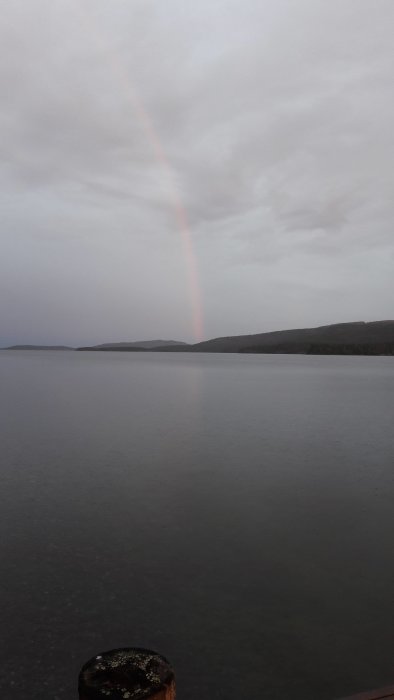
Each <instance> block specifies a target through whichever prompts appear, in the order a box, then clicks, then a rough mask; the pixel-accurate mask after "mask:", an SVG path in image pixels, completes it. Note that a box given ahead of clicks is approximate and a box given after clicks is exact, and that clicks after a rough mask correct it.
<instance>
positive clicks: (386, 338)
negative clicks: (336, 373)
mask: <svg viewBox="0 0 394 700" xmlns="http://www.w3.org/2000/svg"><path fill="white" fill-rule="evenodd" d="M5 349H6V350H73V349H74V348H70V347H67V346H65V345H12V346H11V347H9V348H5ZM75 349H76V350H87V351H93V352H96V351H97V352H100V351H101V352H147V351H150V352H209V353H211V352H215V353H222V352H226V353H228V352H233V353H271V354H272V353H284V354H304V355H394V321H392V320H389V321H371V322H369V323H366V322H364V321H356V322H353V323H336V324H334V325H331V326H318V327H317V328H293V329H291V330H284V331H271V332H269V333H255V334H253V335H233V336H228V337H223V338H213V339H212V340H205V341H203V342H201V343H195V344H193V345H189V344H188V343H184V342H181V341H178V340H137V341H130V342H123V343H103V344H101V345H92V346H85V347H79V348H75Z"/></svg>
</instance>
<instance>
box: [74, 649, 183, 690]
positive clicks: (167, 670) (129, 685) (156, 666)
mask: <svg viewBox="0 0 394 700" xmlns="http://www.w3.org/2000/svg"><path fill="white" fill-rule="evenodd" d="M78 692H79V700H147V699H148V698H149V700H175V676H174V672H173V670H172V668H171V666H170V664H169V663H168V661H167V659H165V658H164V657H163V656H160V654H156V652H154V651H149V649H139V648H130V649H113V650H112V651H106V652H103V653H102V654H98V655H97V656H94V657H93V658H92V659H90V660H89V661H88V662H87V663H86V664H85V665H84V666H83V667H82V669H81V672H80V674H79V679H78Z"/></svg>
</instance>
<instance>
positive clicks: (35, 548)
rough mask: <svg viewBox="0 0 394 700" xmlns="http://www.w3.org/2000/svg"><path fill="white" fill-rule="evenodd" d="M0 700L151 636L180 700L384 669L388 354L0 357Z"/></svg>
mask: <svg viewBox="0 0 394 700" xmlns="http://www.w3.org/2000/svg"><path fill="white" fill-rule="evenodd" d="M0 411H1V415H0V419H1V424H0V425H1V478H2V488H1V494H0V506H1V510H0V518H1V606H2V612H1V620H2V625H1V629H2V643H3V647H2V649H1V665H2V669H3V672H2V674H1V680H0V690H1V697H2V698H4V699H6V700H8V698H9V699H10V700H11V699H12V700H26V699H27V698H29V699H30V698H37V700H42V699H44V698H49V699H50V700H55V699H56V698H58V699H59V700H63V698H64V699H66V700H73V699H74V698H76V697H77V692H76V677H77V674H78V671H79V668H80V666H81V665H82V664H83V663H84V661H86V660H87V659H88V658H89V657H91V656H92V655H94V654H95V653H99V652H100V651H103V650H106V649H110V648H112V647H119V646H127V645H130V646H131V645H136V646H146V647H150V648H153V649H156V650H157V651H159V652H161V653H162V654H164V655H165V656H167V657H168V658H170V660H171V661H172V663H173V664H174V666H175V668H176V672H177V681H178V697H180V698H184V699H185V700H186V699H187V700H201V698H206V699H207V700H214V698H223V699H226V700H242V699H244V700H247V699H248V698H251V697H260V698H269V699H275V700H276V699H278V700H287V699H289V698H292V699H299V700H301V698H302V700H320V699H321V700H331V699H334V698H336V697H340V696H341V695H346V694H350V693H351V692H356V691H357V690H363V689H367V688H369V687H375V686H380V685H385V684H388V683H394V663H393V649H394V625H393V617H394V439H393V425H394V420H393V419H394V360H393V358H368V357H353V358H352V357H342V358H341V357H304V356H262V355H260V356H245V355H241V356H237V355H187V354H185V355H182V354H151V353H146V354H145V353H144V354H134V353H133V354H116V353H103V354H100V353H73V352H35V353H32V352H30V353H29V352H16V351H14V352H8V351H7V352H6V351H3V352H1V353H0Z"/></svg>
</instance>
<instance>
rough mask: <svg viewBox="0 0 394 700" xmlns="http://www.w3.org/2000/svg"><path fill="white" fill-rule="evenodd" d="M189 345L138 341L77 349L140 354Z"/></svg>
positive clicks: (175, 342)
mask: <svg viewBox="0 0 394 700" xmlns="http://www.w3.org/2000/svg"><path fill="white" fill-rule="evenodd" d="M186 345H187V343H183V342H182V341H180V340H179V341H178V340H137V341H133V342H123V343H103V344H102V345H92V346H86V347H81V348H77V350H103V351H116V352H133V351H136V352H138V351H139V350H156V349H157V348H162V347H165V348H173V347H178V346H180V347H184V346H186Z"/></svg>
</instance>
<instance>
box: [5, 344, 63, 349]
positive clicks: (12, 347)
mask: <svg viewBox="0 0 394 700" xmlns="http://www.w3.org/2000/svg"><path fill="white" fill-rule="evenodd" d="M3 350H74V348H71V347H69V346H68V345H10V346H9V347H8V348H3Z"/></svg>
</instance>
